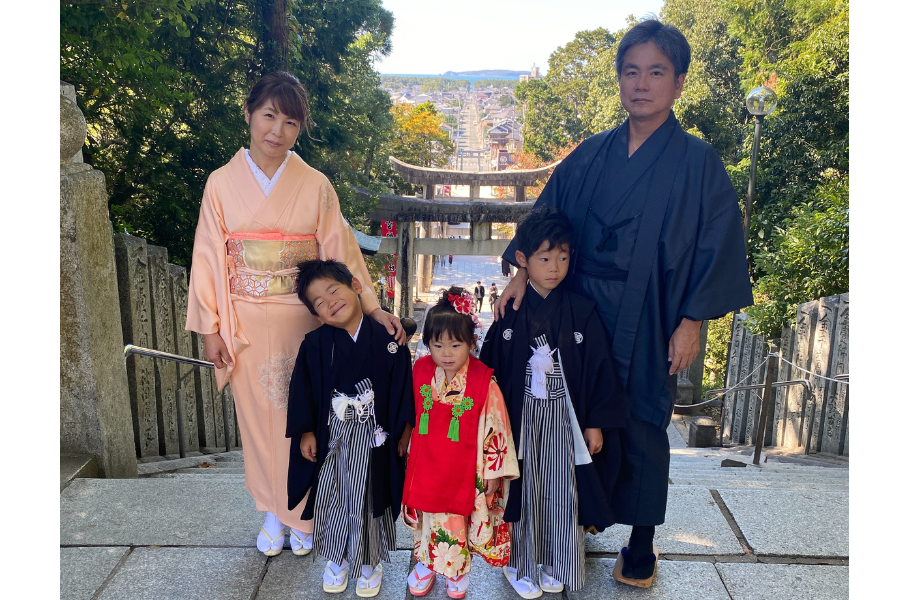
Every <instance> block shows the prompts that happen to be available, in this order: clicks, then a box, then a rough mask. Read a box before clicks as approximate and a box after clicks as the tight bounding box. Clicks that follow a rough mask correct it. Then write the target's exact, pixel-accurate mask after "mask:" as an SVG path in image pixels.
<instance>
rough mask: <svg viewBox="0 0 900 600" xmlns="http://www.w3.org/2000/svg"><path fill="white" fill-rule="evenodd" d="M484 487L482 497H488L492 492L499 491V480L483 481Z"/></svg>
mask: <svg viewBox="0 0 900 600" xmlns="http://www.w3.org/2000/svg"><path fill="white" fill-rule="evenodd" d="M485 484H486V485H485V486H484V495H485V496H490V495H491V494H493V493H494V492H496V491H497V490H499V489H500V480H499V479H488V480H487V481H485Z"/></svg>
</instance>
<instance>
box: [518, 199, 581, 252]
mask: <svg viewBox="0 0 900 600" xmlns="http://www.w3.org/2000/svg"><path fill="white" fill-rule="evenodd" d="M544 242H549V243H550V247H549V248H548V250H553V249H554V248H561V247H562V246H563V244H566V245H567V246H569V252H571V251H572V250H574V246H575V244H574V242H575V231H574V230H573V229H572V223H570V222H569V218H568V217H566V215H565V213H563V212H561V211H558V210H556V209H552V210H547V209H538V210H533V211H531V212H530V213H528V214H527V215H526V216H525V218H524V219H522V220H521V221H519V225H518V226H517V227H516V243H517V245H518V248H519V250H521V251H522V254H524V255H525V258H526V259H528V258H531V255H532V254H534V253H535V252H537V251H538V249H539V248H540V247H541V245H542V244H543V243H544Z"/></svg>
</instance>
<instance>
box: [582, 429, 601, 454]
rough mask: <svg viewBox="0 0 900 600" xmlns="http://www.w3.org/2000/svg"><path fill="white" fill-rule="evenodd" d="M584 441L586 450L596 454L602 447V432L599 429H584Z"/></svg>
mask: <svg viewBox="0 0 900 600" xmlns="http://www.w3.org/2000/svg"><path fill="white" fill-rule="evenodd" d="M584 443H585V444H587V447H588V452H590V453H591V454H597V453H598V452H600V450H602V449H603V432H602V431H600V430H599V429H585V430H584Z"/></svg>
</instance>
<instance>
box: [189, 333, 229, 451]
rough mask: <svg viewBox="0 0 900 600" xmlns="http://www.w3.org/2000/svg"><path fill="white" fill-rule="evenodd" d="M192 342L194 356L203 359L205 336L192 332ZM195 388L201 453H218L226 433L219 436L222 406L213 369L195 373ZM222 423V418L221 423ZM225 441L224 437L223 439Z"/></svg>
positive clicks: (200, 370)
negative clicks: (217, 408) (217, 414)
mask: <svg viewBox="0 0 900 600" xmlns="http://www.w3.org/2000/svg"><path fill="white" fill-rule="evenodd" d="M191 342H192V344H193V351H194V356H196V357H198V358H203V336H202V335H200V334H199V333H194V332H191ZM194 388H195V390H196V392H195V396H196V398H197V441H198V442H199V443H200V451H201V452H205V451H207V450H209V451H213V452H215V451H217V450H218V448H221V447H222V446H221V445H220V444H219V442H220V441H221V440H219V439H218V437H222V436H224V435H225V434H224V432H223V433H221V434H219V433H218V429H221V427H218V428H217V425H216V423H217V421H216V405H218V406H219V413H221V412H222V408H221V406H222V404H221V402H218V399H219V392H218V390H217V389H216V381H215V377H214V375H213V371H212V369H198V371H196V372H195V373H194ZM219 422H221V417H220V421H219ZM222 439H224V437H222Z"/></svg>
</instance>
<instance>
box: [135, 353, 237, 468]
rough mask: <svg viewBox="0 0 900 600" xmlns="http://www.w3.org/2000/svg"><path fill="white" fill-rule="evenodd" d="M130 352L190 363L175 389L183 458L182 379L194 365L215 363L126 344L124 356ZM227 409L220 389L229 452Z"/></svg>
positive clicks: (179, 442) (228, 450)
mask: <svg viewBox="0 0 900 600" xmlns="http://www.w3.org/2000/svg"><path fill="white" fill-rule="evenodd" d="M132 354H140V355H141V356H149V357H151V358H161V359H163V360H171V361H173V362H176V363H183V364H186V365H191V368H190V369H188V370H187V371H186V372H185V373H184V375H180V376H179V377H178V389H176V390H175V413H176V414H175V417H176V419H175V420H176V423H177V427H178V456H179V457H181V458H184V447H185V446H186V444H185V440H184V416H183V415H184V392H183V391H182V389H181V386H182V382H183V381H184V379H185V378H186V377H187V376H188V375H190V374H191V373H193V372H194V367H203V368H205V369H215V368H216V365H214V364H213V363H211V362H209V361H208V360H200V359H199V358H191V357H190V356H181V355H180V354H172V353H170V352H163V351H162V350H154V349H152V348H143V347H141V346H135V345H133V344H128V345H126V346H125V358H126V359H127V358H128V357H129V356H131V355H132ZM227 411H228V402H227V401H226V400H225V391H224V390H222V427H223V428H224V433H225V451H226V452H231V431H230V428H229V427H228V418H227V417H226V416H225V415H226V414H227Z"/></svg>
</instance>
